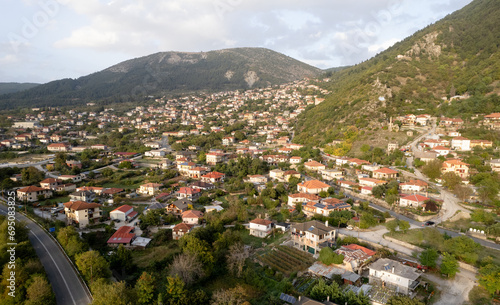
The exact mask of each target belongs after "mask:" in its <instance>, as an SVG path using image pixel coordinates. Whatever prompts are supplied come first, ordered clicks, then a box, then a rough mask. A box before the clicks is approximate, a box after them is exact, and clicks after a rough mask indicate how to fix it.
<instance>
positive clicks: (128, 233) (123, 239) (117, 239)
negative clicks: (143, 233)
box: [107, 226, 135, 246]
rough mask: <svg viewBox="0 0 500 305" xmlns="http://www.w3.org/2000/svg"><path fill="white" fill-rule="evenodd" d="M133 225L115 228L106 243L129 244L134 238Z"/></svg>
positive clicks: (112, 244) (111, 244)
mask: <svg viewBox="0 0 500 305" xmlns="http://www.w3.org/2000/svg"><path fill="white" fill-rule="evenodd" d="M132 232H134V227H130V226H122V227H120V228H118V230H116V232H115V233H114V234H113V235H111V237H110V238H109V239H108V241H107V244H108V245H110V246H118V245H124V246H130V245H131V244H132V241H133V240H134V239H135V234H134V233H132Z"/></svg>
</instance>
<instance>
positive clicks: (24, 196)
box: [17, 185, 52, 202]
mask: <svg viewBox="0 0 500 305" xmlns="http://www.w3.org/2000/svg"><path fill="white" fill-rule="evenodd" d="M38 197H42V198H44V199H45V198H50V197H52V190H49V189H45V188H42V187H38V186H35V185H31V186H27V187H23V188H20V189H18V190H17V199H19V200H20V201H27V202H35V201H37V200H38Z"/></svg>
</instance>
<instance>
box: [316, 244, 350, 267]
mask: <svg viewBox="0 0 500 305" xmlns="http://www.w3.org/2000/svg"><path fill="white" fill-rule="evenodd" d="M319 260H320V261H321V262H322V263H323V264H325V265H331V264H336V265H338V264H342V263H343V262H344V256H343V255H342V254H340V255H339V254H337V253H335V252H333V250H332V248H330V247H325V248H323V249H321V251H319Z"/></svg>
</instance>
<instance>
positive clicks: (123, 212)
mask: <svg viewBox="0 0 500 305" xmlns="http://www.w3.org/2000/svg"><path fill="white" fill-rule="evenodd" d="M137 214H138V213H137V212H136V211H134V208H133V207H131V206H129V205H122V206H121V207H118V208H116V209H114V210H113V211H111V212H109V217H110V218H111V220H116V219H118V220H121V221H130V220H131V219H134V217H136V216H137Z"/></svg>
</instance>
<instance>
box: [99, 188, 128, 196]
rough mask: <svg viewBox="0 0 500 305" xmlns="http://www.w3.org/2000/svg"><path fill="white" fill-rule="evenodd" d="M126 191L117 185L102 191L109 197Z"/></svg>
mask: <svg viewBox="0 0 500 305" xmlns="http://www.w3.org/2000/svg"><path fill="white" fill-rule="evenodd" d="M124 193H125V190H124V189H122V188H116V187H111V188H108V189H105V190H103V191H102V194H103V195H104V196H108V197H113V196H115V195H122V194H124Z"/></svg>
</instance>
